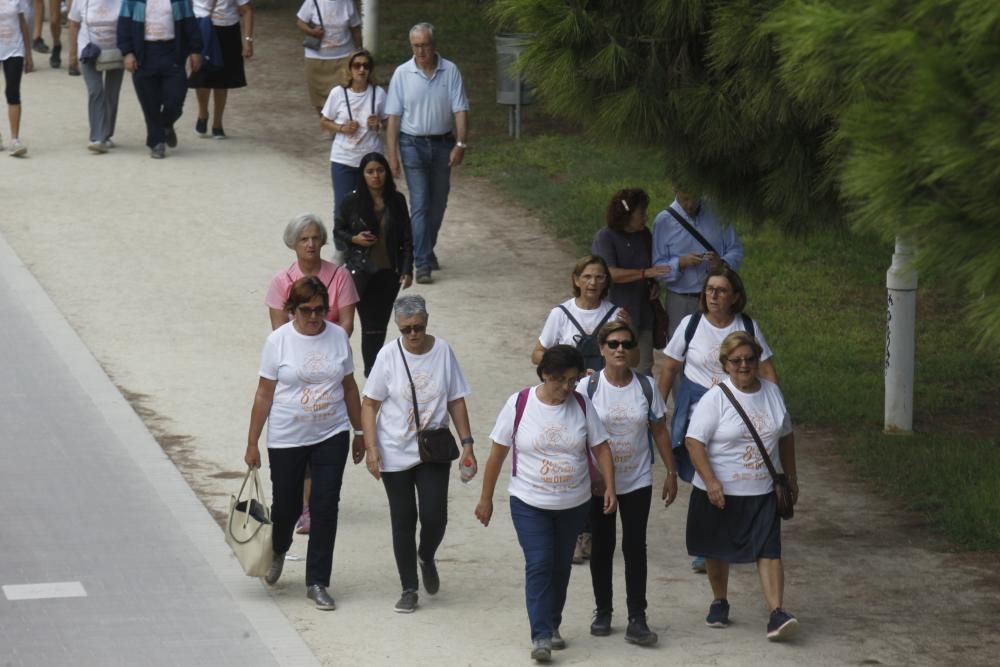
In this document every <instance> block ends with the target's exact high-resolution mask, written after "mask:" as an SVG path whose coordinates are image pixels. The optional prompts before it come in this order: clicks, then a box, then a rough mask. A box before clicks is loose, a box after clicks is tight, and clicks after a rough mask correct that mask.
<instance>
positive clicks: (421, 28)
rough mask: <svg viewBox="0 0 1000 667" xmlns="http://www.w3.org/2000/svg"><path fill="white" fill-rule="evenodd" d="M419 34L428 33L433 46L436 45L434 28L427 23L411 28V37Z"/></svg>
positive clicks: (423, 22) (422, 22)
mask: <svg viewBox="0 0 1000 667" xmlns="http://www.w3.org/2000/svg"><path fill="white" fill-rule="evenodd" d="M418 32H426V33H427V34H428V35H429V36H430V38H431V44H434V43H435V42H434V26H433V25H431V24H430V23H427V22H426V21H421V22H420V23H418V24H417V25H415V26H413V27H412V28H410V37H411V38H412V37H413V35H415V34H416V33H418Z"/></svg>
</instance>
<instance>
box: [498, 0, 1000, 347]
mask: <svg viewBox="0 0 1000 667" xmlns="http://www.w3.org/2000/svg"><path fill="white" fill-rule="evenodd" d="M493 15H494V16H495V17H496V19H497V21H498V22H499V23H500V24H502V25H505V26H510V27H513V28H515V29H517V30H518V31H521V32H525V33H529V34H531V35H533V38H532V40H531V43H530V45H529V46H528V48H527V50H526V52H525V54H524V56H523V57H522V58H521V66H522V67H523V71H524V74H525V77H526V78H527V79H528V81H529V82H530V83H531V84H532V85H533V86H534V87H535V89H536V91H537V93H538V94H539V96H540V97H541V99H542V101H543V103H544V104H545V105H546V107H547V108H548V109H549V110H550V111H551V112H553V113H555V114H557V115H559V116H564V117H568V118H572V119H575V120H577V121H579V122H581V123H583V124H584V125H585V126H587V127H588V128H589V129H590V130H591V131H593V132H596V133H599V134H602V135H606V136H610V137H614V138H617V139H624V140H629V141H634V142H641V143H646V144H648V143H654V144H656V145H660V146H662V148H663V155H664V162H665V165H666V171H667V173H668V174H669V175H670V176H671V177H672V178H673V179H674V180H675V182H677V183H678V184H680V185H682V186H684V187H686V188H688V189H700V190H702V191H704V192H705V193H707V194H709V195H711V196H713V197H714V198H715V199H716V200H717V201H718V202H719V204H720V205H722V206H723V207H724V208H725V209H727V211H728V212H729V213H730V215H734V216H741V217H744V218H748V219H751V220H753V221H755V222H764V221H767V222H771V223H775V224H778V225H780V226H781V227H782V228H783V229H785V230H787V231H789V232H791V233H801V232H806V231H808V230H809V229H814V228H816V227H820V226H824V225H835V224H849V225H851V226H853V227H854V228H856V229H862V230H866V231H874V232H877V233H878V234H880V235H882V236H883V237H885V238H892V237H893V236H895V235H896V234H900V233H904V234H908V235H910V236H911V237H912V238H914V239H915V240H916V242H917V246H918V249H919V252H920V261H921V263H922V265H923V267H924V268H931V269H933V270H935V271H937V272H938V273H939V274H940V275H943V276H946V277H948V278H949V279H951V278H954V280H956V281H958V283H959V285H960V286H961V288H962V289H964V291H965V294H966V295H967V297H968V301H969V315H970V317H971V318H972V320H973V322H974V324H975V326H976V327H977V330H978V331H979V332H980V333H981V341H982V342H1000V290H997V288H996V287H995V286H996V285H997V283H998V281H1000V225H998V222H1000V77H998V76H997V74H998V72H997V68H998V66H1000V2H987V1H985V0H562V1H558V0H496V2H495V3H494V5H493Z"/></svg>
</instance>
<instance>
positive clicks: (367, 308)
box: [355, 269, 400, 377]
mask: <svg viewBox="0 0 1000 667" xmlns="http://www.w3.org/2000/svg"><path fill="white" fill-rule="evenodd" d="M355 285H356V286H357V288H358V297H360V299H361V300H360V301H358V315H360V317H361V357H362V358H363V359H364V362H365V377H368V374H369V373H371V370H372V366H374V365H375V357H377V356H378V353H379V350H381V349H382V346H383V345H385V335H386V331H387V330H388V326H389V319H390V318H391V317H392V304H393V303H395V301H396V295H397V294H399V287H400V286H399V274H398V273H396V272H395V271H393V270H392V269H382V270H381V271H379V272H377V273H374V274H370V275H365V276H364V277H363V278H361V279H360V280H359V279H357V278H355Z"/></svg>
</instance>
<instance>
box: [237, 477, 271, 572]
mask: <svg viewBox="0 0 1000 667" xmlns="http://www.w3.org/2000/svg"><path fill="white" fill-rule="evenodd" d="M244 491H246V495H245V496H244ZM226 544H228V545H229V547H230V548H231V549H232V550H233V553H234V554H236V559H237V560H239V561H240V565H242V566H243V572H245V573H246V575H247V576H248V577H263V576H264V575H265V574H267V571H268V569H269V568H270V567H271V560H272V558H273V557H274V553H273V551H272V547H271V510H270V508H269V507H268V505H267V502H266V500H265V499H264V489H263V488H262V487H261V485H260V471H259V470H258V469H257V468H253V467H251V468H249V469H248V470H247V475H246V477H244V478H243V485H242V486H241V487H240V492H239V493H238V494H236V495H235V496H231V497H230V500H229V520H228V521H227V522H226Z"/></svg>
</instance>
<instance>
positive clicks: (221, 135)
mask: <svg viewBox="0 0 1000 667" xmlns="http://www.w3.org/2000/svg"><path fill="white" fill-rule="evenodd" d="M212 138H213V139H225V138H226V131H225V130H223V129H222V128H221V127H213V128H212Z"/></svg>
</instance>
